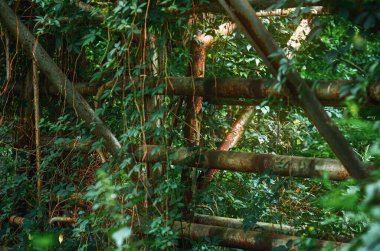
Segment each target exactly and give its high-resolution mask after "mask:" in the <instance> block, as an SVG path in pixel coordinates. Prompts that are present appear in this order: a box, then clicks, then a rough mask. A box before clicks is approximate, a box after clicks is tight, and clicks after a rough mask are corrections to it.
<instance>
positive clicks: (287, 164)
mask: <svg viewBox="0 0 380 251" xmlns="http://www.w3.org/2000/svg"><path fill="white" fill-rule="evenodd" d="M89 145H90V143H87V144H86V143H80V142H75V143H67V142H66V143H65V144H63V145H61V144H58V145H57V146H58V147H63V148H65V149H67V150H70V151H72V150H79V151H83V150H84V151H88V150H89ZM128 151H129V153H131V154H132V155H133V156H134V158H135V160H136V161H138V162H151V163H155V162H165V161H168V160H170V161H171V162H172V163H173V164H178V165H185V166H194V167H197V168H200V169H219V170H227V171H236V172H245V173H269V174H273V175H279V176H293V177H303V178H315V177H322V176H323V174H324V173H327V174H328V176H329V178H330V179H331V180H337V181H339V180H345V179H348V178H349V177H350V175H349V173H348V172H347V171H346V169H345V168H344V166H343V165H342V164H341V163H340V161H338V160H335V159H324V158H313V157H298V156H287V155H275V154H255V153H244V152H233V151H228V152H226V151H218V150H201V149H199V148H189V147H180V148H168V147H165V146H157V145H133V144H130V145H129V149H128ZM367 168H368V169H369V170H373V169H380V167H379V166H378V165H375V164H372V163H369V164H368V165H367Z"/></svg>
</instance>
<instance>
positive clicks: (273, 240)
mask: <svg viewBox="0 0 380 251" xmlns="http://www.w3.org/2000/svg"><path fill="white" fill-rule="evenodd" d="M173 229H174V230H176V231H179V235H180V237H182V238H188V239H191V240H194V241H199V240H205V239H206V240H210V241H212V243H215V244H216V245H218V246H225V247H230V248H240V249H244V250H274V248H276V247H280V246H282V248H279V250H282V249H284V248H285V250H289V248H290V250H294V249H297V245H296V241H301V238H300V237H297V236H287V235H281V234H276V233H265V232H260V231H244V230H239V229H234V228H227V227H219V226H211V225H203V224H196V223H187V222H179V221H176V222H174V224H173ZM289 242H291V243H289ZM326 243H328V242H327V241H322V240H316V246H317V247H322V246H323V245H325V244H326ZM330 243H333V242H330ZM289 244H290V246H291V247H289V248H287V246H288V245H289ZM333 244H334V246H335V248H338V247H340V246H341V245H342V243H339V242H335V243H333Z"/></svg>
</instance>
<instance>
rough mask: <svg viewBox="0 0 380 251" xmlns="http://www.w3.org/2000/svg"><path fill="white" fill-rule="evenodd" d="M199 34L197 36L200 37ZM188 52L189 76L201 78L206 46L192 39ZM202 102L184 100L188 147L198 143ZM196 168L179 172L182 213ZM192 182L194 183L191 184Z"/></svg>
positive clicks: (194, 178)
mask: <svg viewBox="0 0 380 251" xmlns="http://www.w3.org/2000/svg"><path fill="white" fill-rule="evenodd" d="M201 35H202V34H199V35H198V37H201ZM190 53H191V57H192V62H191V64H190V67H189V73H190V76H191V77H193V78H203V77H204V72H205V63H206V47H205V46H204V44H203V43H202V40H200V41H192V44H191V48H190ZM202 102H203V97H201V96H195V95H194V94H193V95H192V96H189V97H188V98H187V101H186V111H187V114H186V124H185V128H184V137H185V140H186V145H187V146H190V147H195V146H199V143H200V133H201V131H200V130H201V122H200V116H201V112H202ZM196 175H197V174H196V169H195V168H192V167H188V168H185V169H184V170H183V171H182V174H181V182H182V184H183V185H184V187H185V191H184V195H183V202H184V204H185V209H184V211H183V213H184V215H187V216H188V215H189V210H188V208H186V207H188V205H189V204H190V203H191V200H192V197H193V193H194V192H195V191H194V186H195V182H196ZM193 183H194V184H193Z"/></svg>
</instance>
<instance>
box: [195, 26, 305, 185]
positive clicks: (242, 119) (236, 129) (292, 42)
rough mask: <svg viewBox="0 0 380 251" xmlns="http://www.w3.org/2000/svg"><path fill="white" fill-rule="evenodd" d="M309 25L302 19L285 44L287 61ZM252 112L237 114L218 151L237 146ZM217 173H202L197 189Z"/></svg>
mask: <svg viewBox="0 0 380 251" xmlns="http://www.w3.org/2000/svg"><path fill="white" fill-rule="evenodd" d="M310 23H311V21H310V19H302V20H301V22H300V24H299V25H298V27H297V29H296V30H295V31H294V33H293V35H292V36H291V37H290V39H289V41H288V42H287V46H288V49H289V50H288V54H287V57H288V58H289V59H291V58H293V57H294V51H296V50H298V49H299V47H300V46H301V41H302V40H305V38H306V37H307V35H308V34H309V33H310V30H311V29H310ZM253 112H254V107H252V106H248V107H246V108H245V109H244V110H243V111H242V112H241V113H240V114H239V116H238V117H237V119H236V121H235V122H234V124H233V125H232V128H231V131H230V132H229V133H228V134H227V135H226V137H225V139H224V141H223V143H222V144H221V145H220V146H219V147H218V150H221V151H228V150H230V149H231V148H233V147H234V146H235V145H236V144H237V142H238V141H239V140H240V138H241V136H242V134H243V132H244V127H245V125H246V124H247V123H248V122H249V121H250V120H251V118H252V115H253ZM218 172H219V170H218V169H210V170H207V171H206V173H203V174H202V176H200V179H199V183H198V188H199V189H204V188H205V187H207V186H208V184H210V182H211V181H212V180H213V179H214V176H215V174H217V173H218Z"/></svg>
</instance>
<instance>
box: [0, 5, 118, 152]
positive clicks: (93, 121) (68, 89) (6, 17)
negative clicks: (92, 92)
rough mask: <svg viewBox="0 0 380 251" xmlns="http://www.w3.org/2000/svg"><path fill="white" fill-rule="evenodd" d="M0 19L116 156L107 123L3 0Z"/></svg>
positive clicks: (114, 142) (115, 143) (112, 138)
mask: <svg viewBox="0 0 380 251" xmlns="http://www.w3.org/2000/svg"><path fill="white" fill-rule="evenodd" d="M0 9H1V11H0V22H1V23H2V24H3V25H4V27H6V28H7V29H8V30H9V32H10V33H11V34H12V35H13V37H15V38H16V39H18V40H19V41H20V42H21V44H22V45H23V48H24V50H25V51H26V52H27V53H28V54H29V56H30V57H31V58H33V59H34V60H35V61H36V63H37V65H38V67H39V69H40V70H41V72H43V73H44V74H45V76H46V77H47V78H48V79H49V81H50V82H51V83H52V84H53V85H54V86H55V88H56V89H57V90H58V91H59V92H60V93H61V94H62V95H63V96H64V98H65V100H66V102H67V103H68V104H69V105H70V106H71V107H72V108H73V109H74V110H75V113H76V114H77V116H78V117H79V118H81V119H83V120H84V121H85V122H86V123H87V125H88V126H90V127H92V128H93V133H94V134H95V135H96V136H98V137H100V138H103V139H104V140H105V146H106V148H107V150H108V151H109V152H110V153H112V154H113V155H117V153H118V151H119V149H120V148H121V145H120V143H119V141H118V140H117V139H116V137H115V136H114V135H113V134H112V132H111V131H110V130H109V129H108V128H107V126H106V125H105V124H104V123H103V121H101V120H100V118H99V117H98V116H97V115H96V114H95V113H94V111H93V110H92V108H91V107H90V105H89V104H88V103H87V101H86V100H85V99H84V98H83V97H82V96H81V95H80V94H79V93H78V92H77V91H76V90H75V88H74V85H73V83H71V82H70V80H69V79H68V78H67V77H66V76H65V74H64V73H63V72H62V71H61V69H59V67H58V66H57V64H56V63H55V62H54V61H53V59H52V58H51V57H50V56H49V55H48V54H47V52H46V51H45V50H44V49H43V48H42V46H41V45H40V44H39V43H38V41H37V40H36V38H35V37H34V36H33V35H32V33H31V32H30V31H29V30H28V28H27V27H26V26H25V25H24V24H22V23H21V21H20V20H19V19H18V18H17V17H16V15H15V14H14V12H13V11H12V9H11V8H10V7H9V6H8V5H7V3H6V2H5V1H4V0H0Z"/></svg>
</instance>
